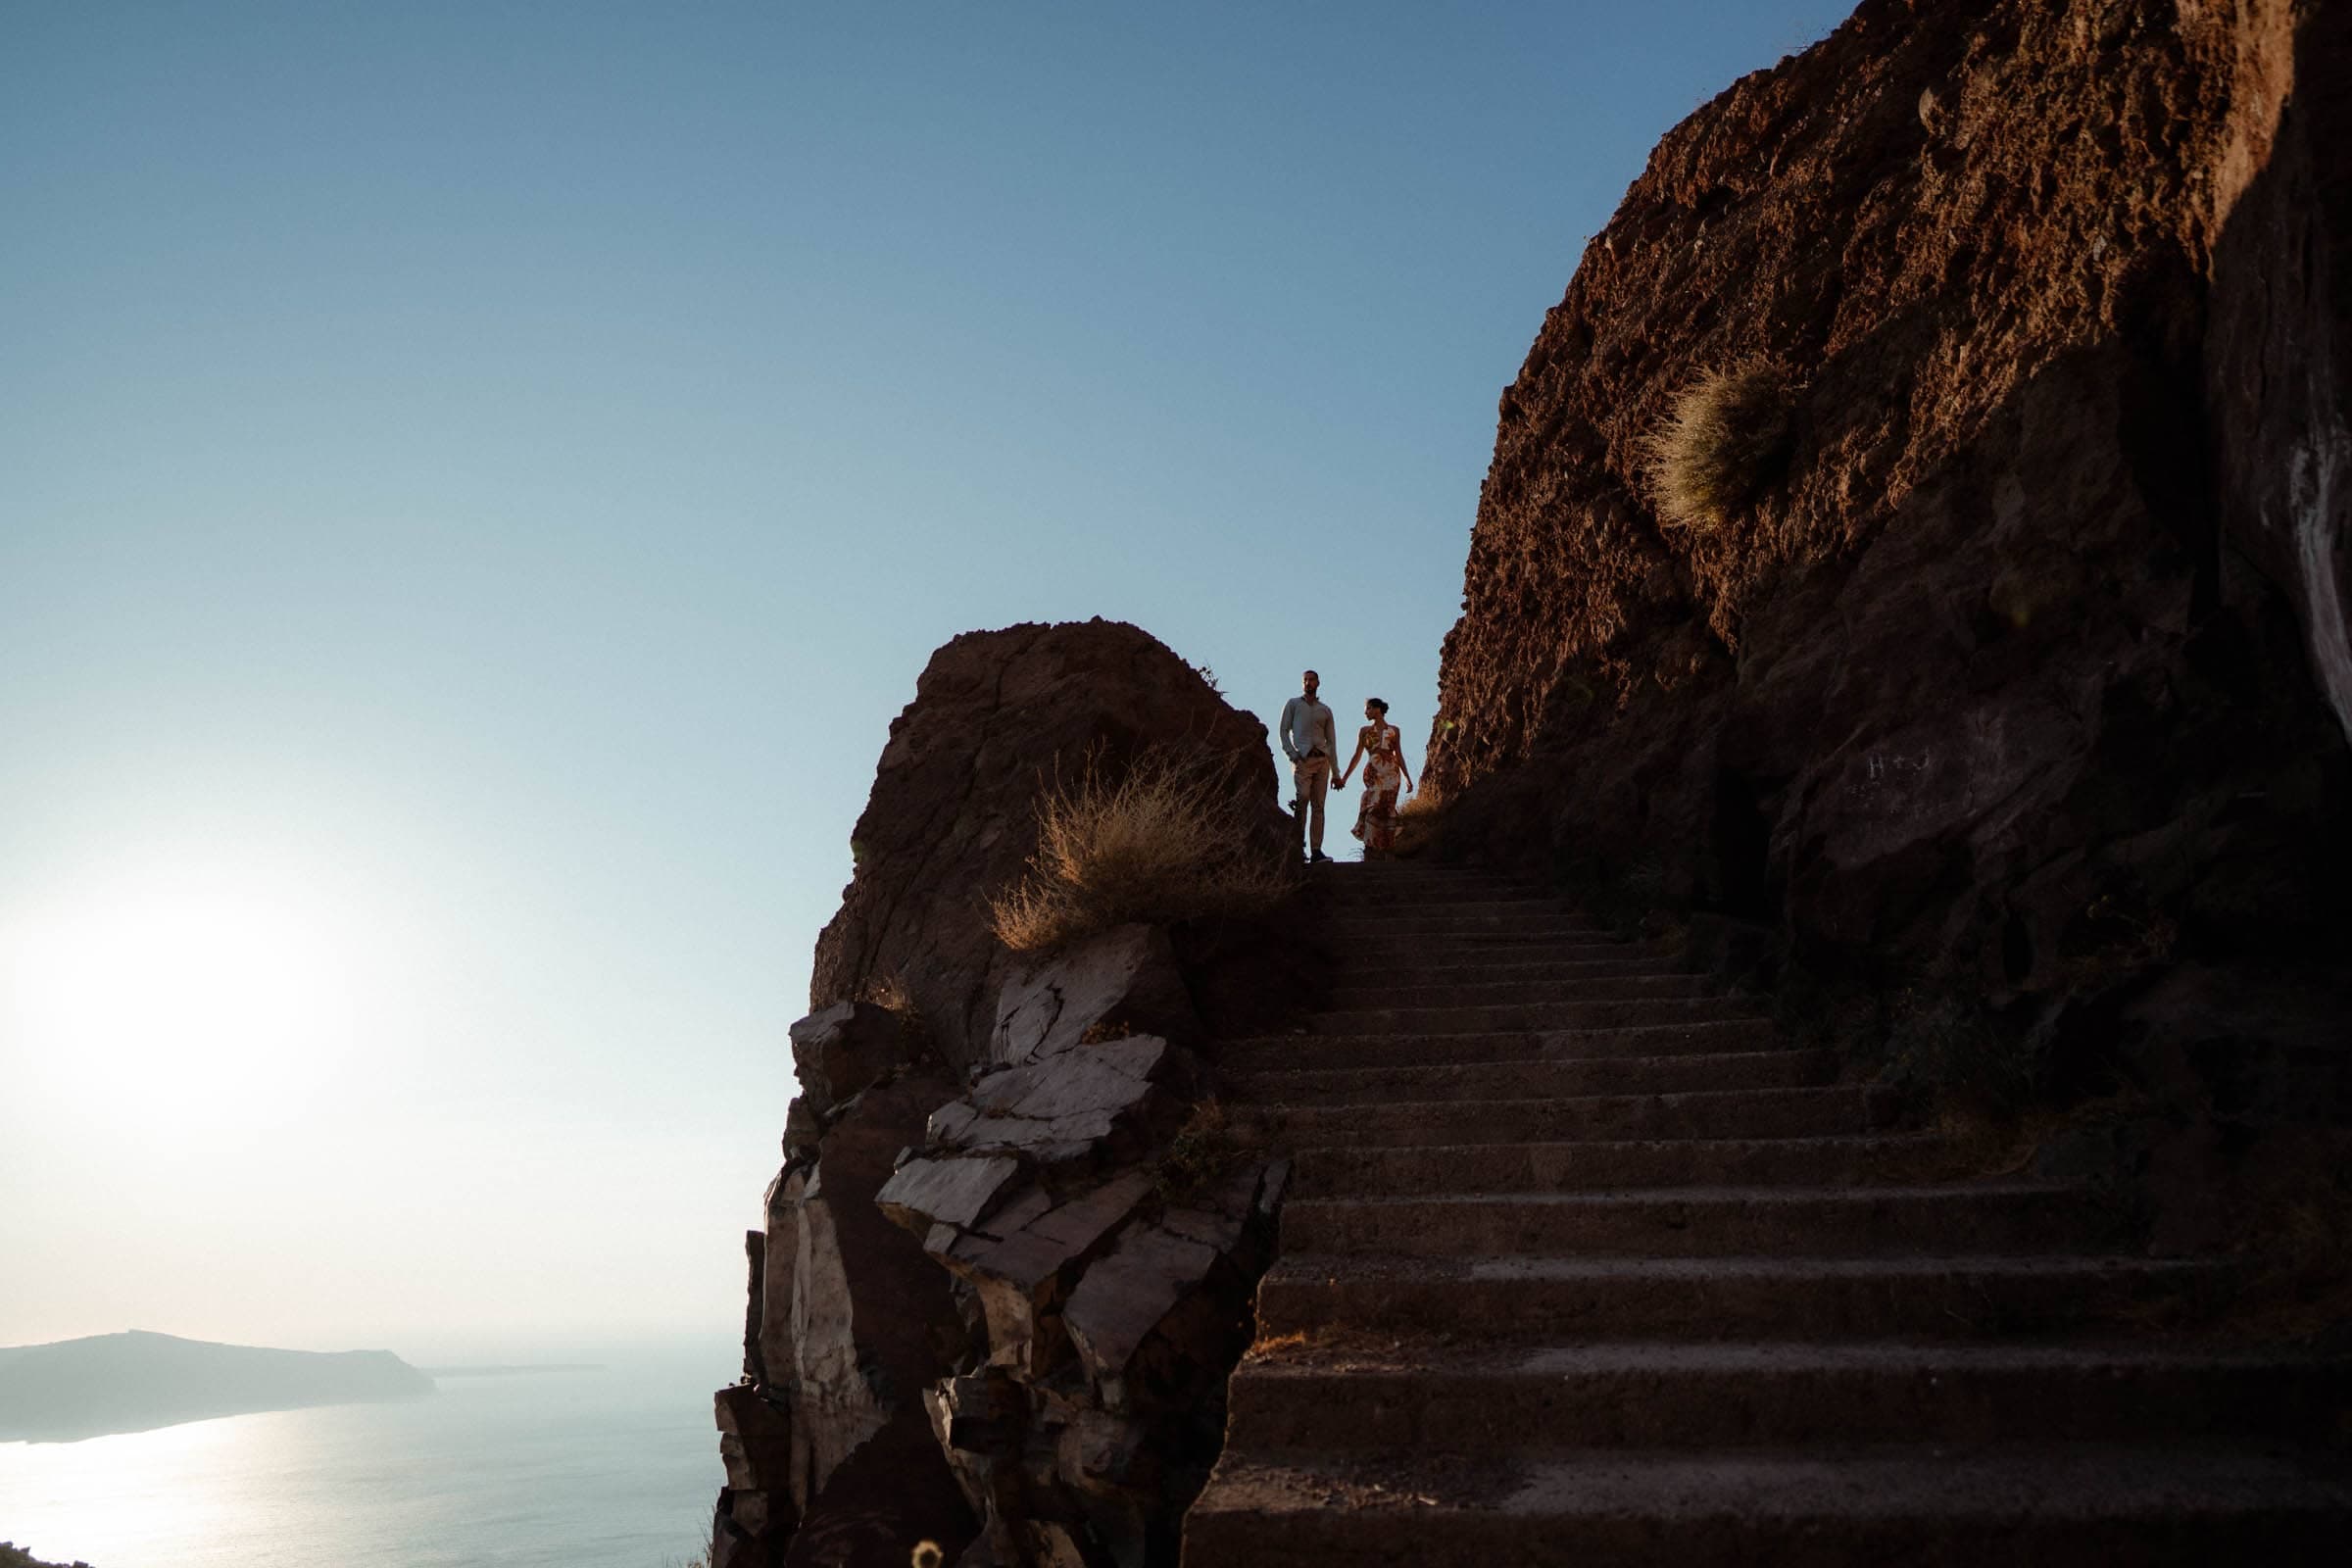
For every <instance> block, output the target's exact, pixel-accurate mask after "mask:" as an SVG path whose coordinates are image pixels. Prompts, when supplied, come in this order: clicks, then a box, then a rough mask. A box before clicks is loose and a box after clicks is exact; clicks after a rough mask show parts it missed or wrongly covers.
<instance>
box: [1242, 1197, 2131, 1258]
mask: <svg viewBox="0 0 2352 1568" xmlns="http://www.w3.org/2000/svg"><path fill="white" fill-rule="evenodd" d="M2112 1229H2113V1227H2112V1225H2111V1224H2108V1223H2106V1222H2104V1221H2103V1220H2102V1219H2101V1217H2100V1215H2099V1214H2098V1213H2097V1212H2096V1210H2095V1209H2094V1208H2093V1207H2092V1205H2090V1204H2089V1203H2087V1202H2086V1201H2084V1200H2083V1199H2082V1195H2081V1194H2080V1193H2078V1192H2076V1191H2075V1190H2073V1189H2070V1188H2066V1187H2059V1186H2051V1185H2046V1184H2042V1183H2022V1182H2020V1183H2006V1182H2005V1183H2000V1184H1975V1185H1967V1186H1935V1187H1863V1188H1818V1187H1816V1188H1795V1187H1669V1188H1648V1189H1642V1190H1639V1191H1634V1192H1620V1193H1497V1194H1486V1195H1476V1196H1469V1195H1461V1194H1454V1195H1449V1196H1446V1197H1436V1198H1323V1199H1302V1198H1294V1199H1292V1200H1291V1201H1290V1202H1289V1203H1288V1204H1286V1205H1285V1206H1284V1208H1283V1213H1282V1245H1283V1249H1284V1250H1285V1251H1291V1252H1314V1253H1324V1254H1352V1253H1378V1254H1381V1255H1384V1256H1394V1257H1495V1256H1515V1257H1537V1256H1577V1257H1591V1256H1599V1255H1603V1254H1610V1255H1619V1256H1641V1257H1750V1256H1759V1255H1764V1254H1769V1253H1773V1252H1781V1251H1788V1252H1797V1253H1802V1254H1803V1255H1805V1256H1808V1257H1832V1256H1835V1257H1846V1256H1872V1255H1879V1254H1885V1253H1896V1252H1911V1253H1918V1252H1925V1251H1930V1250H1941V1251H1947V1252H1951V1251H1961V1252H1980V1253H1991V1252H2000V1251H2015V1250H2048V1249H2053V1248H2060V1247H2071V1246H2087V1245H2090V1244H2092V1243H2093V1242H2095V1241H2097V1240H2099V1239H2101V1234H2102V1232H2105V1231H2109V1230H2112Z"/></svg>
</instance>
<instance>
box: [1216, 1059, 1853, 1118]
mask: <svg viewBox="0 0 2352 1568" xmlns="http://www.w3.org/2000/svg"><path fill="white" fill-rule="evenodd" d="M1837 1076H1838V1058H1837V1057H1836V1056H1834V1055H1832V1054H1830V1053H1828V1052H1825V1051H1788V1050H1772V1051H1749V1052H1740V1053H1734V1054H1697V1053H1691V1052H1685V1053H1681V1054H1673V1055H1664V1056H1600V1057H1594V1058H1589V1059H1586V1060H1582V1061H1545V1060H1541V1059H1537V1060H1530V1061H1487V1062H1468V1063H1447V1064H1446V1065H1443V1066H1410V1067H1408V1066H1390V1067H1327V1068H1309V1069H1304V1070H1294V1071H1289V1072H1259V1073H1251V1074H1249V1075H1247V1076H1241V1077H1237V1078H1235V1079H1234V1084H1233V1087H1234V1092H1235V1094H1236V1095H1238V1096H1240V1097H1241V1098H1243V1099H1246V1100H1249V1101H1251V1102H1254V1103H1261V1104H1267V1105H1286V1106H1287V1105H1367V1104H1383V1103H1389V1102H1392V1101H1415V1102H1421V1101H1432V1100H1541V1099H1545V1098H1554V1097H1557V1098H1570V1097H1574V1096H1579V1095H1665V1094H1682V1093H1688V1092H1690V1091H1692V1090H1705V1089H1799V1088H1805V1087H1809V1086H1813V1085H1819V1084H1826V1083H1830V1082H1832V1081H1833V1080H1835V1079H1836V1078H1837Z"/></svg>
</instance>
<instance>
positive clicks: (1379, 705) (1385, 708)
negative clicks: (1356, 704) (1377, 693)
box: [1364, 697, 1389, 713]
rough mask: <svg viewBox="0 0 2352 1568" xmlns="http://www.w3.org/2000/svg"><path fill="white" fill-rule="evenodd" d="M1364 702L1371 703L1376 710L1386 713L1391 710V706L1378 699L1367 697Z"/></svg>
mask: <svg viewBox="0 0 2352 1568" xmlns="http://www.w3.org/2000/svg"><path fill="white" fill-rule="evenodd" d="M1364 701H1366V702H1368V703H1370V704H1371V705H1372V706H1373V707H1374V708H1377V709H1379V710H1380V711H1382V712H1384V713H1385V712H1387V711H1389V705H1388V704H1387V703H1385V702H1382V701H1381V700H1380V699H1379V698H1377V697H1367V698H1365V699H1364Z"/></svg>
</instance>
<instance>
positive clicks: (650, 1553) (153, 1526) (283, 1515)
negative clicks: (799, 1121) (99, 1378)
mask: <svg viewBox="0 0 2352 1568" xmlns="http://www.w3.org/2000/svg"><path fill="white" fill-rule="evenodd" d="M740 1358H741V1352H740V1350H738V1349H736V1348H733V1347H729V1346H718V1347H715V1348H710V1349H697V1350H692V1351H686V1350H672V1351H661V1352H653V1351H639V1352H633V1353H631V1354H628V1355H612V1354H596V1355H592V1356H591V1355H583V1356H581V1357H579V1359H583V1360H587V1359H593V1360H596V1361H599V1362H601V1363H602V1366H601V1369H600V1370H597V1371H579V1372H547V1373H538V1374H533V1375H530V1376H503V1377H463V1378H443V1379H441V1380H440V1392H439V1393H437V1394H434V1395H431V1396H428V1397H422V1398H417V1399H407V1400H401V1401H398V1402H394V1403H387V1404H345V1405H334V1406H330V1407H327V1408H324V1409H316V1410H281V1411H275V1412H272V1413H270V1414H267V1415H239V1416H229V1417H226V1418H224V1419H222V1420H219V1421H197V1422H191V1423H189V1424H188V1425H186V1426H178V1427H168V1428H166V1429H164V1430H163V1431H160V1432H140V1433H131V1434H126V1435H124V1436H122V1437H112V1438H92V1439H89V1440H88V1441H86V1442H82V1443H51V1444H25V1443H0V1541H7V1540H14V1541H15V1542H16V1543H17V1544H18V1545H20V1546H25V1547H26V1548H28V1549H30V1550H31V1552H32V1553H33V1555H34V1556H36V1557H40V1558H43V1559H46V1560H51V1561H63V1562H72V1561H73V1560H74V1559H75V1558H77V1557H78V1558H81V1559H83V1560H85V1561H87V1562H88V1563H90V1564H91V1568H324V1565H326V1564H334V1565H336V1568H488V1565H497V1568H669V1565H672V1564H676V1563H682V1562H684V1561H685V1560H686V1559H688V1558H690V1557H692V1556H694V1555H696V1554H697V1553H699V1552H700V1551H701V1549H702V1544H703V1540H704V1536H705V1534H706V1532H707V1530H708V1528H709V1525H710V1520H711V1503H712V1502H713V1501H714V1500H715V1499H716V1497H717V1495H718V1488H719V1482H720V1474H719V1466H718V1437H717V1434H716V1432H715V1431H714V1430H713V1428H712V1426H711V1390H713V1389H715V1388H717V1387H719V1386H720V1385H721V1384H723V1383H728V1382H731V1381H733V1378H734V1376H735V1371H736V1362H737V1361H738V1360H739V1359H740ZM565 1359H567V1360H568V1359H572V1357H571V1356H569V1355H566V1356H565Z"/></svg>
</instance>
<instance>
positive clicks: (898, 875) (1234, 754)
mask: <svg viewBox="0 0 2352 1568" xmlns="http://www.w3.org/2000/svg"><path fill="white" fill-rule="evenodd" d="M1153 747H1160V748H1175V749H1180V750H1183V751H1185V752H1188V753H1193V754H1206V755H1209V756H1212V757H1216V758H1222V759H1225V760H1226V772H1227V778H1228V781H1229V782H1230V784H1231V786H1232V788H1233V789H1234V790H1235V792H1236V793H1237V794H1239V795H1244V796H1246V797H1247V798H1248V799H1249V800H1250V803H1251V805H1252V807H1253V808H1254V813H1255V816H1256V819H1257V823H1258V831H1259V833H1260V834H1261V835H1262V837H1263V839H1264V842H1265V845H1266V847H1267V850H1268V852H1269V853H1275V854H1279V853H1280V850H1281V847H1282V846H1284V845H1286V844H1288V843H1289V841H1290V835H1289V829H1288V823H1287V819H1286V818H1285V817H1284V816H1283V814H1282V812H1281V809H1279V807H1277V805H1276V804H1275V796H1274V772H1273V762H1272V761H1271V760H1270V757H1269V754H1268V752H1267V749H1266V730H1265V725H1264V724H1262V723H1260V722H1259V721H1258V720H1257V719H1256V718H1255V717H1253V716H1251V715H1250V714H1249V713H1246V712H1242V711H1238V710H1236V709H1234V708H1232V707H1230V706H1228V705H1227V704H1226V702H1225V700H1224V699H1223V698H1221V697H1219V696H1218V695H1217V692H1216V689H1215V688H1214V687H1213V686H1211V685H1210V684H1209V682H1208V681H1207V680H1206V679H1205V678H1204V677H1203V676H1202V675H1201V672H1200V671H1198V670H1196V669H1194V668H1193V667H1192V666H1191V665H1190V664H1187V663H1186V662H1184V661H1183V660H1181V659H1179V658H1177V657H1176V656H1175V655H1174V654H1172V653H1170V652H1169V651H1168V650H1167V649H1166V648H1165V647H1163V646H1162V645H1161V644H1160V643H1159V642H1158V641H1156V640H1155V639H1154V638H1152V636H1151V635H1150V634H1149V633H1147V632H1144V631H1142V630H1140V629H1138V628H1136V627H1134V626H1130V625H1127V624H1125V623H1124V622H1120V621H1106V620H1094V621H1088V622H1086V623H1084V625H1083V626H1080V625H1076V624H1069V625H1055V626H1037V625H1028V626H1012V627H1008V628H1006V629H1005V630H1003V631H981V632H968V633H966V634H965V635H963V636H961V637H957V638H956V639H955V640H954V641H953V642H950V643H948V644H947V645H946V646H944V647H942V648H941V649H940V650H939V651H938V652H937V653H935V654H933V655H932V656H931V662H930V664H929V665H928V666H927V667H926V668H925V669H924V670H923V673H922V677H921V679H920V680H918V681H917V682H916V683H915V698H914V701H913V702H912V703H910V704H908V705H907V709H906V711H904V712H902V713H901V714H900V715H899V716H898V718H897V719H895V720H893V721H892V723H891V726H890V741H889V744H888V745H887V746H885V747H884V748H883V752H882V761H881V766H880V767H879V769H878V770H877V771H876V773H875V775H874V788H873V794H872V795H871V797H869V799H868V800H867V803H866V808H865V811H864V814H863V815H861V816H859V817H858V826H857V829H856V831H855V832H854V833H853V834H852V849H853V851H854V852H855V854H856V856H857V871H856V875H855V878H854V879H853V880H852V882H851V883H850V886H849V888H848V889H847V890H846V891H845V892H844V894H843V896H842V904H841V912H840V913H839V914H837V915H835V916H834V917H833V920H832V922H831V923H830V924H829V925H827V926H826V927H825V930H824V934H823V935H822V936H821V937H819V938H818V939H817V945H816V965H815V969H814V971H813V973H812V975H811V977H810V980H809V993H810V995H809V1002H810V1004H811V1005H819V1006H821V1005H825V1004H828V1003H833V1002H838V1001H843V1000H849V999H855V998H858V997H861V996H870V995H873V994H875V993H876V992H877V991H878V990H883V989H887V990H890V991H892V992H893V993H894V994H897V995H901V996H904V997H905V998H906V999H907V1000H908V1001H909V1002H911V1003H912V1005H914V1006H915V1007H916V1008H917V1009H919V1010H920V1012H921V1014H922V1016H923V1018H924V1020H925V1022H926V1024H927V1026H928V1027H929V1029H930V1031H931V1034H932V1037H933V1039H934V1041H935V1043H936V1044H937V1045H938V1047H939V1049H940V1051H941V1052H942V1054H945V1055H946V1057H947V1058H948V1059H949V1060H950V1061H952V1062H955V1063H956V1064H957V1065H958V1066H966V1065H969V1064H971V1063H973V1062H977V1061H979V1060H981V1059H983V1057H984V1056H985V1054H986V1050H987V1042H988V1037H989V1034H990V1032H991V1031H992V1030H993V1029H994V1028H995V1025H996V995H997V991H998V989H999V988H1000V987H1001V986H1002V985H1003V983H1004V980H1005V974H1006V973H1007V972H1008V971H1009V969H1010V968H1011V967H1012V963H1013V960H1012V958H1011V956H1010V955H1008V954H1006V953H1005V951H1004V949H1003V948H1002V947H1000V946H999V945H998V944H997V942H996V940H995V938H994V937H993V936H992V935H991V934H990V931H989V918H988V907H987V900H988V898H989V897H990V896H991V895H993V894H996V893H999V892H1001V891H1002V890H1003V889H1004V888H1005V887H1006V886H1007V885H1009V884H1010V883H1011V882H1013V881H1014V880H1015V879H1016V878H1017V877H1018V876H1019V875H1020V874H1021V872H1022V869H1023V866H1024V864H1025V863H1026V862H1027V860H1028V858H1029V856H1030V853H1031V852H1032V851H1033V850H1034V849H1035V847H1036V821H1035V810H1036V803H1037V798H1038V796H1039V794H1040V792H1041V790H1042V789H1044V788H1046V787H1050V786H1052V785H1053V784H1054V783H1055V782H1056V781H1059V782H1074V781H1075V780H1077V779H1078V778H1079V777H1080V776H1082V775H1083V774H1084V772H1085V771H1086V769H1087V768H1088V767H1089V766H1090V765H1092V766H1095V767H1097V768H1099V769H1101V770H1103V772H1105V773H1106V774H1108V775H1111V776H1115V775H1116V774H1118V773H1119V772H1120V771H1122V770H1124V769H1125V767H1126V766H1127V765H1128V764H1129V763H1130V762H1131V761H1133V760H1135V759H1136V758H1137V757H1139V756H1141V755H1142V754H1143V753H1144V752H1146V751H1148V750H1150V749H1152V748H1153Z"/></svg>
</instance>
